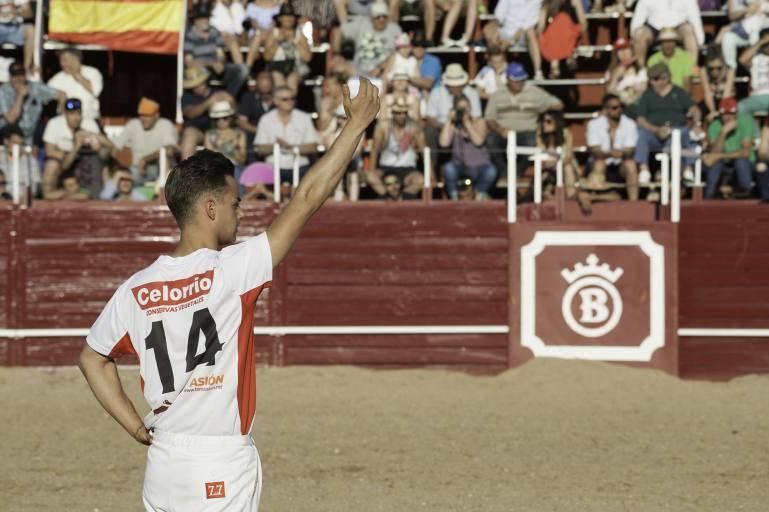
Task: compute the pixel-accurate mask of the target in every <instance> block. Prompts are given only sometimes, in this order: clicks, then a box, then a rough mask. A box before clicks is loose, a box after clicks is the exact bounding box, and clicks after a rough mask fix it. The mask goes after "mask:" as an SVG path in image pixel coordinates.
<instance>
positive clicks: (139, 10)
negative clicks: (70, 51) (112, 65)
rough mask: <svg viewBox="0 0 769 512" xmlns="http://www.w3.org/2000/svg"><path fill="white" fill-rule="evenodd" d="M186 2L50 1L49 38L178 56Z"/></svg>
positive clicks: (146, 0)
mask: <svg viewBox="0 0 769 512" xmlns="http://www.w3.org/2000/svg"><path fill="white" fill-rule="evenodd" d="M185 6H186V3H185V1H184V0H51V10H50V19H49V22H48V37H49V39H52V40H56V41H65V42H68V43H77V44H98V45H102V46H106V47H107V48H109V49H111V50H120V51H126V52H140V53H165V54H175V53H177V50H178V48H179V32H180V31H181V30H182V25H183V23H184V15H185V12H184V9H185Z"/></svg>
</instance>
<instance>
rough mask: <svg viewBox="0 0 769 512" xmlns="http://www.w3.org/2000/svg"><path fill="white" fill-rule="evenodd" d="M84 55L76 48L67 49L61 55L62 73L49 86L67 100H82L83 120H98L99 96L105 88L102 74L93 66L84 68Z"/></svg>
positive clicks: (49, 82)
mask: <svg viewBox="0 0 769 512" xmlns="http://www.w3.org/2000/svg"><path fill="white" fill-rule="evenodd" d="M82 62H83V53H82V52H81V51H80V50H77V49H75V48H66V49H64V50H62V51H61V52H60V53H59V65H60V66H61V71H59V72H58V73H56V74H55V75H53V78H51V79H50V80H48V86H49V87H52V88H54V89H57V90H59V91H61V92H62V93H64V96H66V97H67V98H76V99H78V100H80V103H81V104H82V106H83V119H91V120H96V119H99V117H101V111H100V107H99V95H100V94H101V91H102V87H103V80H102V76H101V72H100V71H99V70H98V69H96V68H94V67H91V66H84V65H83V64H82Z"/></svg>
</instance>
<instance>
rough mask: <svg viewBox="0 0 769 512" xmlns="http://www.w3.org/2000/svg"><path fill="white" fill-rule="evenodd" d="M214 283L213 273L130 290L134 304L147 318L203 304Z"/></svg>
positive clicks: (150, 284) (159, 282) (155, 283)
mask: <svg viewBox="0 0 769 512" xmlns="http://www.w3.org/2000/svg"><path fill="white" fill-rule="evenodd" d="M213 282H214V271H213V269H212V270H208V271H206V272H203V273H202V274H195V275H194V276H191V277H187V278H184V279H178V280H176V281H154V282H151V283H147V284H142V285H139V286H136V287H134V288H132V289H131V291H132V292H133V294H134V298H135V299H136V302H137V303H138V304H139V307H140V308H141V309H142V311H146V312H147V316H150V315H157V314H159V313H166V312H170V313H172V312H174V311H179V310H182V309H186V308H188V307H190V306H193V305H195V304H199V303H201V302H203V298H204V297H205V296H206V295H208V292H209V291H210V290H211V285H212V284H213Z"/></svg>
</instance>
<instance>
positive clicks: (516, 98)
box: [484, 62, 563, 180]
mask: <svg viewBox="0 0 769 512" xmlns="http://www.w3.org/2000/svg"><path fill="white" fill-rule="evenodd" d="M505 75H506V77H507V83H506V87H504V88H501V89H499V90H497V92H495V93H494V94H493V95H492V96H491V98H489V102H488V103H487V104H486V112H485V115H484V117H485V118H486V122H487V123H488V126H489V140H488V145H489V148H490V150H491V159H492V162H494V166H495V167H496V169H497V173H498V175H499V176H507V152H506V151H507V134H508V132H509V131H514V132H516V137H517V142H518V146H525V147H533V146H534V145H535V143H536V134H535V131H536V129H537V117H538V116H539V114H541V113H542V112H545V111H547V110H563V103H562V102H561V100H559V99H558V98H556V97H555V96H553V95H552V94H550V93H548V92H547V91H545V90H544V89H542V88H541V87H539V86H537V85H534V84H532V83H531V82H529V81H527V80H528V78H529V74H528V73H527V72H526V69H524V67H523V66H522V65H521V64H520V63H518V62H511V63H510V64H508V66H507V70H506V72H505ZM526 163H527V158H526V157H519V159H518V171H519V172H520V173H522V172H523V171H524V170H525V168H526ZM510 179H512V178H511V177H508V180H510Z"/></svg>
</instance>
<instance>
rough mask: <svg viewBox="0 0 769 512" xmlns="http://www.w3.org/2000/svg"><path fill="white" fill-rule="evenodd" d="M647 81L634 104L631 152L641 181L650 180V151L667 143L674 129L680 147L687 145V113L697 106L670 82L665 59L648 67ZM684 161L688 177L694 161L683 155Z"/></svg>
mask: <svg viewBox="0 0 769 512" xmlns="http://www.w3.org/2000/svg"><path fill="white" fill-rule="evenodd" d="M649 81H650V82H651V87H650V88H649V89H647V90H646V92H645V93H644V94H643V96H641V99H640V100H638V104H637V105H636V114H637V115H638V118H637V119H636V122H637V123H638V146H636V151H635V155H634V156H635V161H636V163H637V164H638V166H639V169H638V182H639V183H640V184H641V185H645V184H647V183H649V182H650V181H651V173H650V172H649V154H650V153H651V152H653V151H661V150H662V149H664V148H668V147H670V141H671V137H670V136H671V134H672V133H673V130H674V129H680V130H681V145H682V147H683V148H685V149H688V148H689V147H690V144H689V130H688V129H687V117H688V116H694V115H695V110H697V107H696V105H694V103H693V102H692V99H691V98H690V97H689V95H688V94H686V91H684V90H683V89H681V88H680V87H677V86H675V85H673V84H672V83H671V81H670V70H669V69H668V67H667V66H666V65H665V64H664V63H662V62H660V63H659V64H655V65H654V66H652V67H651V68H649ZM685 162H686V167H685V168H684V179H686V180H690V179H691V178H692V177H693V175H694V174H693V171H692V168H691V166H692V162H693V161H692V159H691V158H686V159H685Z"/></svg>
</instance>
